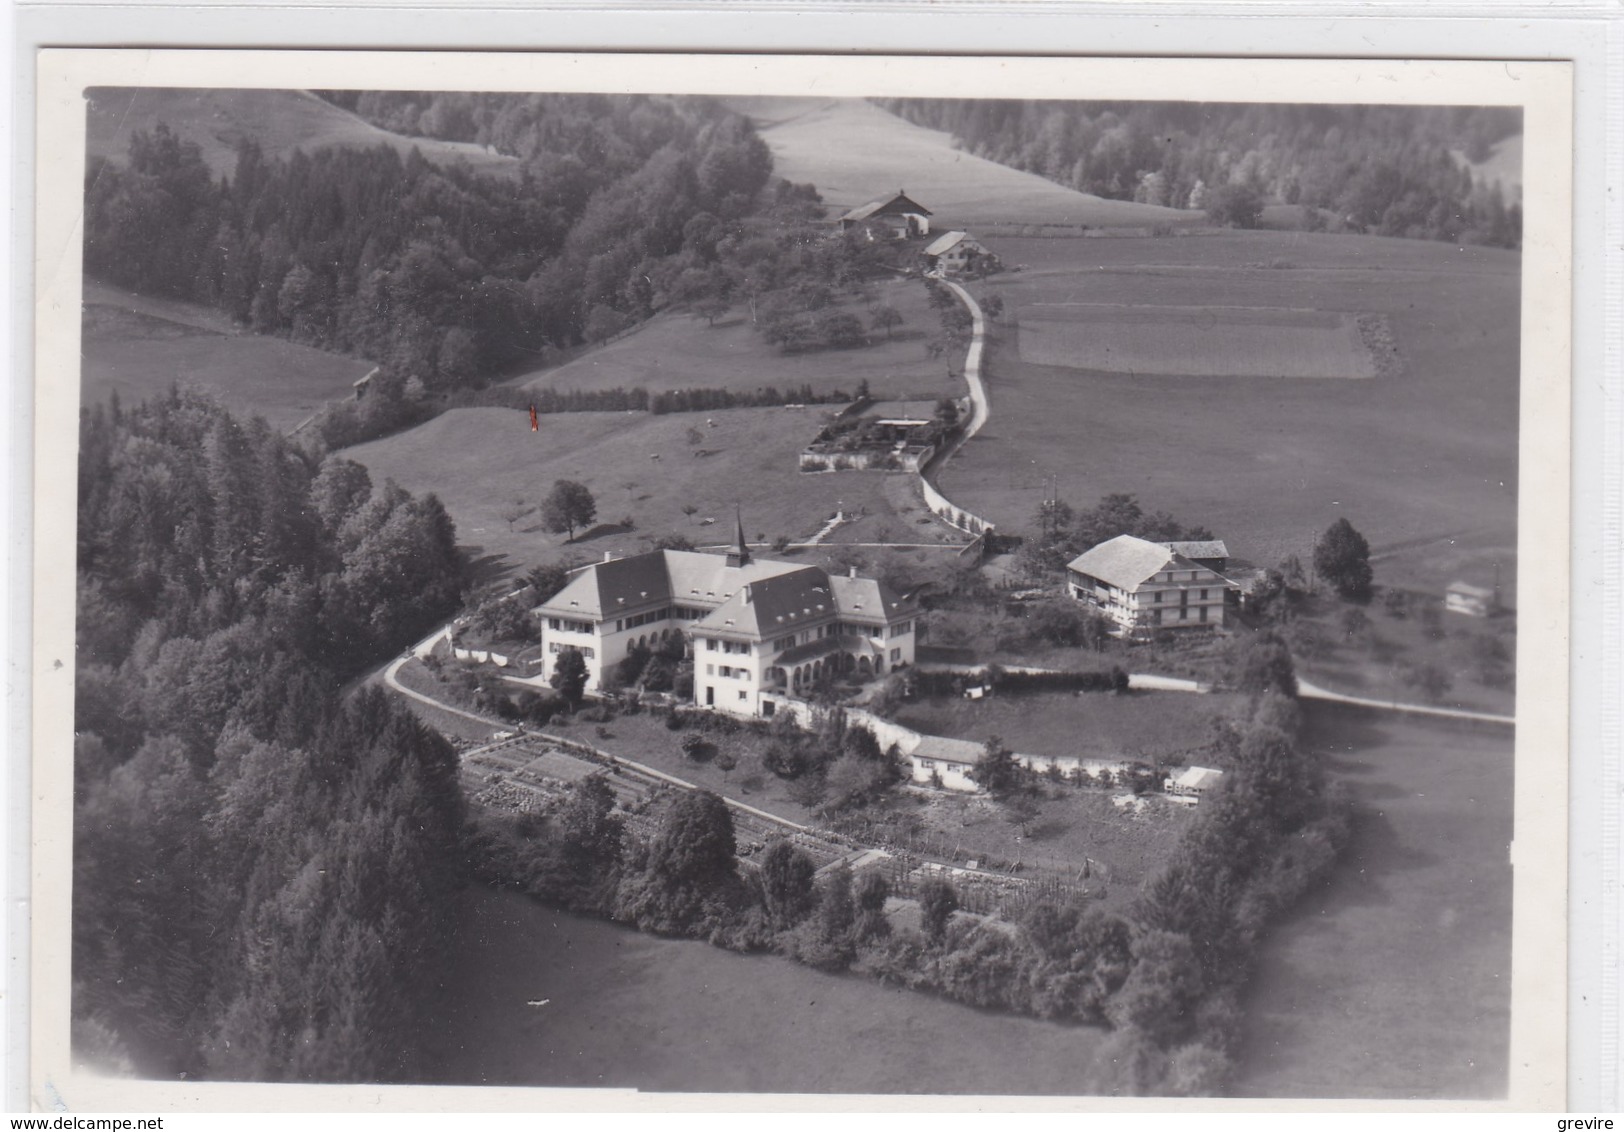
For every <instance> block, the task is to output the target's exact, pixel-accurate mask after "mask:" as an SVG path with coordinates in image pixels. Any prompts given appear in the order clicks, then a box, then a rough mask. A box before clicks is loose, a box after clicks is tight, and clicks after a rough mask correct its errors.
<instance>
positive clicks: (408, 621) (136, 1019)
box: [73, 393, 464, 1080]
mask: <svg viewBox="0 0 1624 1132" xmlns="http://www.w3.org/2000/svg"><path fill="white" fill-rule="evenodd" d="M80 445H81V462H80V473H79V485H78V486H79V491H78V497H79V502H78V531H79V545H78V594H79V608H78V633H77V652H78V667H77V695H76V704H75V751H74V760H75V765H74V796H75V814H74V887H73V903H74V915H73V1013H74V1019H75V1024H76V1027H77V1032H78V1037H79V1039H80V1040H81V1048H82V1049H86V1048H89V1049H99V1050H100V1051H101V1052H102V1053H104V1054H109V1055H121V1056H124V1057H127V1058H129V1059H130V1060H131V1061H133V1062H134V1063H135V1064H136V1066H137V1067H138V1068H140V1069H141V1070H144V1071H147V1072H153V1073H160V1074H164V1075H168V1074H171V1073H175V1072H184V1073H186V1074H188V1075H189V1076H192V1077H199V1076H204V1077H216V1078H245V1079H271V1080H287V1079H300V1080H396V1079H402V1078H404V1077H408V1076H409V1075H410V1073H411V1071H412V1069H413V1066H412V1064H411V1057H412V1044H411V1042H410V1041H409V1040H403V1035H409V1034H410V1033H411V1032H412V1030H413V1028H414V1026H415V1025H416V1021H415V1020H414V1019H413V1017H412V1011H413V1010H414V1009H415V1005H414V999H413V996H410V995H403V994H401V993H400V991H399V988H400V987H401V986H414V985H416V986H421V985H424V984H423V983H422V982H420V981H419V980H421V979H424V978H426V977H427V976H428V974H429V973H430V972H431V970H432V969H433V965H434V964H435V962H436V961H437V959H438V955H439V949H440V947H441V945H442V944H443V942H444V940H445V938H446V932H447V930H448V927H449V925H448V923H447V922H446V919H445V917H446V914H447V912H446V895H447V891H448V888H449V886H450V885H451V884H452V883H453V880H454V877H453V873H452V871H451V868H452V863H453V862H454V861H455V860H456V847H457V839H458V836H459V831H460V825H461V820H462V818H461V801H460V793H459V790H458V786H457V777H456V774H457V770H456V758H455V755H454V753H453V752H452V750H451V749H450V747H449V745H448V744H447V743H446V742H445V741H444V740H443V739H442V738H441V737H440V736H439V735H437V734H436V733H434V732H432V731H430V730H428V729H426V728H425V727H423V726H422V725H421V724H420V723H419V722H418V721H417V720H416V719H415V717H413V716H412V715H411V714H410V713H409V712H407V711H406V710H405V709H404V708H401V707H398V706H396V705H395V704H394V703H393V702H392V701H390V700H389V699H388V698H387V697H386V696H385V695H383V694H382V693H381V692H378V691H375V690H369V691H365V692H362V693H360V694H358V695H356V696H354V697H352V698H350V699H348V700H341V699H340V698H339V697H338V695H337V694H336V691H335V689H337V688H338V687H339V686H340V685H341V684H342V682H343V680H344V679H346V678H348V677H349V676H351V675H353V674H355V673H356V672H357V671H359V669H360V668H362V667H363V666H365V665H366V664H368V663H370V662H373V661H375V660H376V659H378V658H379V657H380V656H383V655H387V654H388V652H390V651H392V650H395V649H398V648H400V647H401V646H402V645H404V644H406V643H408V642H409V641H411V640H412V639H413V638H414V636H415V635H417V634H419V633H421V632H423V631H425V630H426V629H427V628H428V627H429V626H430V625H432V624H433V623H435V621H436V620H437V619H438V618H440V617H443V616H444V615H445V614H446V613H447V612H449V611H450V610H451V609H452V608H454V607H455V605H456V602H457V600H458V598H459V595H460V593H461V590H462V588H463V585H464V566H463V562H462V559H461V557H460V555H459V554H458V552H457V550H456V546H455V532H454V530H453V528H452V525H451V522H450V520H449V519H448V518H447V516H446V514H445V511H444V509H443V508H442V507H441V506H440V504H439V502H438V501H437V500H435V499H434V498H433V497H432V496H428V497H424V498H414V497H412V496H410V495H408V494H407V493H406V492H404V491H402V490H401V489H400V488H398V487H396V486H395V485H394V484H393V483H385V484H384V485H382V486H381V487H376V488H375V487H374V486H373V485H372V483H371V482H370V480H369V478H368V476H367V473H366V470H365V469H364V468H362V467H360V466H359V465H357V464H353V463H350V462H348V461H344V460H339V459H328V460H327V461H326V462H325V463H323V464H321V465H320V466H319V467H316V466H312V465H311V463H310V462H309V461H308V460H307V458H306V457H305V456H304V455H303V454H302V453H301V452H300V451H299V450H298V449H297V448H295V447H293V446H292V445H291V444H290V443H289V442H288V441H286V440H285V439H284V438H282V437H281V436H279V435H277V434H276V433H274V432H273V431H271V430H270V429H269V428H268V427H267V426H266V425H265V424H264V423H263V422H262V421H259V420H257V419H256V420H253V421H249V422H242V421H239V420H237V419H236V418H234V417H232V416H231V415H230V414H228V413H226V412H225V411H224V410H222V409H220V408H219V407H218V406H216V405H214V404H213V403H212V402H210V401H208V400H206V399H204V398H202V397H200V396H197V395H191V394H181V393H171V394H170V395H169V396H168V397H166V398H163V399H160V400H158V401H155V402H149V403H147V404H144V405H142V406H140V407H139V408H136V409H124V408H122V407H121V406H120V405H119V404H118V403H117V401H116V400H115V401H114V402H113V403H112V404H111V405H110V406H97V407H96V408H94V409H91V410H88V411H87V412H86V413H85V414H84V415H83V417H82V426H81V434H80Z"/></svg>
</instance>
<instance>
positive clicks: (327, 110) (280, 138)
mask: <svg viewBox="0 0 1624 1132" xmlns="http://www.w3.org/2000/svg"><path fill="white" fill-rule="evenodd" d="M86 103H87V107H88V114H89V117H88V120H87V123H86V129H87V137H86V149H87V152H88V154H89V155H90V156H91V157H106V158H110V159H112V160H114V161H123V160H124V158H125V156H126V154H127V153H128V151H129V146H130V136H131V135H132V134H134V133H135V132H136V131H137V130H148V131H150V130H151V129H153V127H155V126H157V125H158V124H159V123H160V122H161V123H163V124H164V125H166V126H168V127H169V128H170V129H171V130H172V131H174V133H175V134H176V135H177V136H179V137H180V138H181V139H182V140H184V141H190V142H196V143H197V145H198V148H199V149H200V150H201V151H202V154H203V160H204V161H205V162H206V163H207V164H208V166H209V169H210V170H211V171H212V172H213V173H214V175H215V176H216V177H219V176H223V175H229V174H231V173H233V172H234V171H235V170H236V168H237V151H236V146H237V143H238V142H239V141H240V140H242V139H243V138H252V139H253V140H254V141H256V142H258V143H259V147H260V149H261V150H263V151H264V153H265V156H266V157H268V158H275V157H286V156H287V155H288V154H289V153H291V152H293V151H294V150H295V149H302V150H304V151H306V152H309V151H310V150H313V149H320V148H322V147H324V146H348V147H351V148H360V147H365V146H375V145H388V146H392V147H394V148H395V149H397V150H399V151H400V153H401V154H402V155H405V154H407V153H410V152H411V151H412V150H413V149H418V150H421V151H422V154H423V156H424V157H426V158H428V159H429V160H430V161H435V162H439V163H441V164H462V165H466V166H468V167H469V168H472V169H476V170H479V171H481V172H487V173H503V172H511V173H513V174H515V175H517V173H518V169H519V163H518V161H517V160H516V159H514V158H512V157H505V156H503V155H501V154H498V153H494V152H491V151H489V150H486V149H485V148H484V147H482V146H478V145H474V144H472V143H469V142H449V141H437V140H435V139H433V138H413V137H406V136H405V135H403V134H394V133H390V132H389V131H388V130H380V129H379V128H378V127H376V126H374V125H371V124H370V123H368V122H366V121H364V120H363V119H361V118H358V117H356V116H355V115H354V114H352V113H350V112H349V111H348V110H345V109H342V108H341V107H338V106H334V105H332V104H331V103H329V102H323V101H322V100H321V99H319V98H317V97H316V96H315V95H313V94H311V93H310V92H308V91H303V90H206V89H174V88H168V87H142V88H129V87H119V88H101V89H97V90H94V91H91V92H89V97H88V98H87V99H86Z"/></svg>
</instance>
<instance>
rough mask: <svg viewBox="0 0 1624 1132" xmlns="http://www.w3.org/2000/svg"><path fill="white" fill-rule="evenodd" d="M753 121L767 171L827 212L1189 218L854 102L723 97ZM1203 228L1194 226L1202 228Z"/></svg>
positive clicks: (947, 221) (1127, 223)
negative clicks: (889, 207)
mask: <svg viewBox="0 0 1624 1132" xmlns="http://www.w3.org/2000/svg"><path fill="white" fill-rule="evenodd" d="M727 101H728V105H730V106H732V107H733V108H734V109H736V110H739V111H740V112H742V113H746V114H749V115H750V116H751V117H752V118H753V119H755V122H756V127H757V129H758V130H760V132H761V137H762V139H763V140H764V141H765V142H766V143H767V144H768V146H770V147H771V148H772V152H773V166H774V170H773V171H774V172H775V173H777V174H778V175H779V176H781V177H786V178H788V179H789V180H791V181H796V182H811V183H812V184H814V185H816V186H817V187H818V191H819V192H820V193H822V194H823V198H824V200H825V201H826V202H827V203H828V204H829V206H830V208H831V209H832V210H833V211H834V212H835V213H836V214H838V213H840V212H844V211H845V210H846V209H849V208H854V207H856V206H857V205H860V204H863V203H865V202H866V201H870V200H873V199H874V198H876V197H879V196H882V195H885V194H889V193H892V192H895V191H896V190H897V189H899V188H901V189H906V190H907V191H908V195H909V196H911V197H912V198H913V199H915V200H917V201H919V203H921V204H923V205H924V206H925V207H926V208H928V209H930V210H931V211H932V212H933V213H935V217H936V218H935V221H934V222H933V224H934V227H936V228H937V229H943V228H947V227H954V226H963V227H975V226H982V227H985V226H987V225H989V224H1087V225H1089V226H1091V227H1136V226H1143V225H1150V224H1179V223H1190V222H1191V220H1192V218H1195V219H1198V220H1199V219H1201V216H1200V214H1199V213H1190V212H1184V211H1181V210H1179V209H1173V208H1158V207H1155V206H1153V205H1144V204H1134V203H1132V202H1130V201H1116V200H1105V199H1103V198H1101V197H1096V196H1089V195H1088V194H1087V193H1079V192H1075V191H1074V190H1072V189H1068V188H1065V187H1064V186H1061V185H1057V184H1055V183H1054V182H1052V181H1046V180H1044V179H1043V178H1042V177H1039V176H1037V175H1036V174H1033V173H1022V172H1021V171H1019V170H1017V169H1011V168H1009V167H1007V166H1004V165H999V164H996V163H995V162H992V161H987V160H984V159H983V158H980V157H975V156H973V155H971V154H968V153H964V152H961V151H960V150H957V149H955V148H954V147H953V139H952V138H951V137H950V136H949V135H948V134H946V133H943V132H942V131H940V130H928V129H925V128H924V127H923V126H915V125H912V124H910V123H908V122H904V121H903V120H902V119H901V118H898V117H897V116H896V115H895V114H892V113H890V112H888V111H885V110H882V109H880V108H879V107H878V106H874V105H873V104H871V103H868V102H865V101H862V100H861V99H812V98H754V99H745V98H739V99H729V100H727ZM1202 222H1204V220H1203V221H1202Z"/></svg>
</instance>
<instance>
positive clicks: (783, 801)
mask: <svg viewBox="0 0 1624 1132" xmlns="http://www.w3.org/2000/svg"><path fill="white" fill-rule="evenodd" d="M542 730H543V733H544V734H556V735H559V736H561V737H562V738H565V739H574V740H576V741H577V742H581V743H591V744H592V745H593V746H594V747H597V748H598V749H599V750H603V751H609V752H610V753H612V754H615V755H618V756H620V757H621V758H624V759H630V760H632V761H633V762H639V763H643V764H644V765H646V766H651V767H653V768H654V769H655V770H663V771H665V772H666V773H667V774H674V775H676V776H677V777H678V778H681V779H684V780H686V781H688V782H691V783H693V784H694V785H695V786H699V787H701V788H703V789H706V790H714V791H715V792H716V793H718V794H724V795H726V796H728V797H730V798H737V799H739V800H740V801H743V802H748V803H749V804H750V805H752V806H754V807H756V808H757V809H759V810H765V811H767V812H768V813H769V814H776V815H778V816H779V817H783V818H788V819H789V820H790V821H793V822H800V823H802V824H805V823H808V822H812V821H813V820H814V819H813V817H812V812H811V811H810V810H809V809H807V808H806V807H805V806H803V805H801V804H800V803H799V802H796V801H795V800H794V799H792V798H791V797H790V796H789V783H788V782H786V781H785V780H784V779H782V778H779V777H778V776H777V775H775V774H772V773H771V772H769V771H767V770H766V769H764V768H763V767H762V765H761V753H762V751H763V750H765V749H766V746H767V740H766V739H765V738H764V737H763V736H760V735H757V734H756V733H755V732H753V731H749V730H746V729H745V728H743V727H741V728H740V729H739V730H738V731H737V732H734V733H732V734H726V733H724V732H722V731H713V730H707V729H702V728H698V727H693V728H685V729H684V730H682V731H672V730H671V729H670V728H668V727H667V726H666V725H665V719H664V717H662V716H655V715H652V714H650V713H648V712H640V713H638V714H637V715H621V716H618V717H616V718H615V719H614V720H612V721H610V722H609V723H606V724H602V725H599V724H592V723H574V722H572V723H568V724H565V725H564V726H562V727H561V726H559V725H558V723H557V722H556V721H555V722H554V723H551V724H549V725H548V726H547V727H545V728H543V729H542ZM605 731H606V732H608V734H607V735H605V734H603V732H605ZM690 731H691V732H692V733H693V734H696V735H702V736H704V738H705V739H706V740H707V741H708V742H709V743H710V745H711V750H710V752H709V753H708V756H707V757H706V758H704V759H702V760H695V759H690V758H688V757H687V756H686V755H684V754H683V753H682V739H683V736H685V735H687V734H689V733H690ZM723 756H726V757H723ZM718 760H720V762H721V763H722V764H726V763H727V762H728V761H729V760H731V761H732V762H733V764H734V765H733V768H732V769H731V770H724V769H723V768H722V766H720V765H718Z"/></svg>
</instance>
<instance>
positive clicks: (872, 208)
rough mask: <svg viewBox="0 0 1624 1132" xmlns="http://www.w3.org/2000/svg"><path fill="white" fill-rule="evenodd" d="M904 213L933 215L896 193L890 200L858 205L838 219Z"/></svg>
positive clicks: (926, 209)
mask: <svg viewBox="0 0 1624 1132" xmlns="http://www.w3.org/2000/svg"><path fill="white" fill-rule="evenodd" d="M905 212H912V213H917V214H918V215H920V216H931V215H934V214H933V213H932V212H931V211H930V209H928V208H926V207H925V206H924V205H922V204H920V203H919V202H918V201H916V200H912V199H910V198H909V197H908V195H907V194H906V193H902V192H898V193H897V194H896V195H895V196H893V197H890V198H882V199H880V200H871V201H869V202H868V203H867V204H863V205H858V206H857V207H856V208H854V209H852V210H851V211H850V212H848V213H846V215H844V216H842V217H841V218H840V219H842V220H867V219H868V218H869V217H870V216H878V215H880V214H882V213H905Z"/></svg>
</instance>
